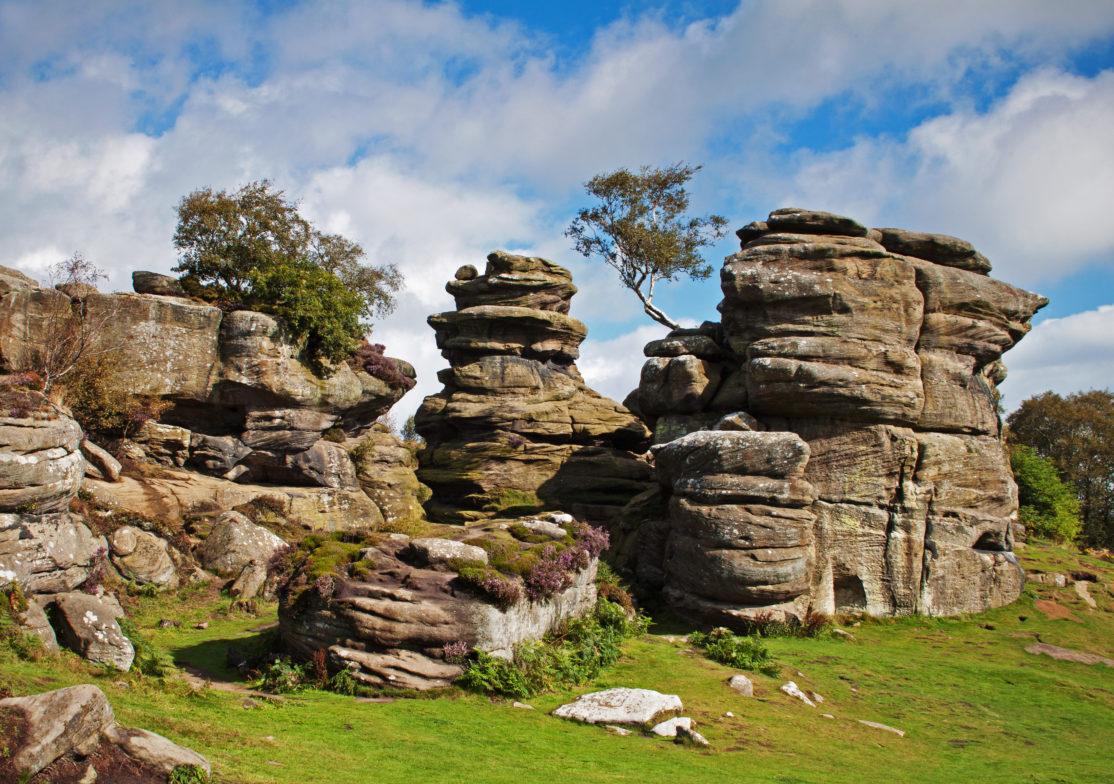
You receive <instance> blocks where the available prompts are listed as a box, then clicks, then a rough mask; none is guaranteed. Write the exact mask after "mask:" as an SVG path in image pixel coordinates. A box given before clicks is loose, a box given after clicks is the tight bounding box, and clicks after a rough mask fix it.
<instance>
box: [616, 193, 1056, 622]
mask: <svg viewBox="0 0 1114 784" xmlns="http://www.w3.org/2000/svg"><path fill="white" fill-rule="evenodd" d="M738 233H739V237H740V239H741V240H742V250H741V251H740V252H739V253H736V254H735V255H733V256H729V257H728V258H727V259H726V261H725V262H724V267H723V270H722V273H721V280H722V288H723V294H724V299H723V301H722V302H721V303H720V305H719V310H720V313H721V314H722V323H721V324H716V323H709V322H706V323H705V324H704V325H702V326H701V327H699V328H697V329H692V330H677V331H675V332H673V333H671V334H670V336H669V337H668V338H666V339H665V340H661V341H655V342H654V343H651V344H650V345H648V346H647V347H646V354H647V356H648V357H650V358H649V360H648V361H647V363H646V366H645V367H644V369H643V373H642V381H641V385H640V387H639V390H638V393H637V396H636V398H637V400H636V402H637V407H638V408H639V410H640V413H641V414H642V415H643V416H644V417H646V418H647V419H648V421H651V422H652V423H653V424H654V425H655V439H654V440H655V442H657V443H664V442H671V443H668V444H666V446H663V447H660V448H659V450H658V452H657V455H658V472H659V480H660V481H661V483H662V493H663V495H664V497H665V498H667V499H668V504H669V512H668V516H667V517H668V520H667V522H666V523H664V525H665V528H666V533H665V535H664V539H665V542H664V543H663V544H661V545H660V546H659V547H657V548H656V552H657V553H660V555H659V556H658V557H659V558H662V559H663V560H662V564H663V565H662V567H661V571H662V577H661V580H662V581H663V583H664V585H665V588H666V591H667V594H668V595H669V596H670V598H671V599H672V601H674V602H675V603H676V604H678V605H680V606H684V607H687V608H689V609H691V610H692V611H693V612H695V613H698V614H701V613H702V614H703V615H705V616H707V617H709V619H713V618H714V619H718V621H719V622H725V623H726V622H729V621H730V618H731V617H732V616H735V617H738V616H740V615H748V614H753V613H754V612H756V611H769V610H783V611H785V612H789V613H792V614H796V615H800V614H801V612H802V611H804V610H805V609H807V608H808V607H809V606H811V607H812V609H813V610H817V611H821V612H828V613H831V612H867V613H871V614H891V613H911V612H923V613H930V614H948V613H957V612H968V611H977V610H981V609H985V608H988V607H994V606H999V605H1001V604H1005V603H1008V602H1010V601H1013V599H1015V598H1016V597H1017V595H1018V594H1019V593H1020V590H1021V586H1022V575H1021V571H1020V569H1019V568H1018V566H1017V562H1016V559H1015V558H1014V557H1013V555H1012V553H1011V552H1010V549H1011V547H1012V540H1011V538H1010V533H1009V531H1010V528H1009V526H1010V522H1011V521H1013V520H1014V519H1016V511H1017V497H1016V488H1015V486H1014V484H1013V479H1012V474H1011V472H1010V469H1009V464H1008V460H1007V459H1006V457H1005V454H1004V452H1003V449H1002V444H1001V441H1000V426H999V420H998V416H997V411H996V406H997V401H998V396H997V392H996V389H995V387H996V385H997V384H998V383H1000V382H1001V381H1002V380H1003V379H1004V378H1005V370H1004V368H1003V366H1002V364H1001V362H999V359H1000V357H1001V355H1002V352H1004V351H1005V350H1007V349H1008V348H1009V347H1011V346H1012V345H1013V344H1014V343H1016V342H1017V341H1018V340H1019V339H1020V338H1021V337H1022V336H1023V335H1024V334H1025V333H1026V332H1028V330H1029V320H1030V319H1031V317H1032V316H1033V314H1034V313H1035V312H1036V311H1037V310H1038V309H1040V308H1041V307H1043V306H1044V305H1045V304H1046V303H1047V300H1046V299H1045V298H1043V297H1040V296H1039V295H1036V294H1031V293H1029V292H1027V291H1022V290H1020V289H1016V288H1014V287H1012V286H1009V285H1007V284H1005V283H1002V282H1000V281H996V280H993V279H991V278H989V277H987V274H986V273H987V272H988V271H989V269H990V264H989V262H987V260H986V259H985V257H983V256H982V255H981V254H979V253H978V252H977V251H975V249H974V248H973V247H971V246H970V245H969V244H968V243H965V242H963V241H962V240H957V239H955V238H954V237H947V236H945V235H933V234H922V233H917V232H907V231H902V230H899V229H867V228H866V227H865V226H862V225H861V224H858V223H856V222H855V221H853V220H851V219H849V218H844V217H842V216H837V215H831V214H828V213H819V212H810V211H806V210H799V209H794V208H787V209H783V210H776V211H774V212H773V213H771V214H770V216H769V218H768V219H767V220H766V221H763V222H756V223H752V224H750V225H748V226H746V227H744V228H743V229H741V230H740V231H739V232H738ZM728 412H738V414H736V415H733V416H731V417H728V418H726V419H723V420H722V424H720V423H718V418H719V417H721V416H722V415H724V414H727V413H728ZM713 427H723V428H725V429H731V430H737V429H740V428H742V429H743V433H742V435H745V436H746V437H747V438H748V439H751V440H754V441H755V442H756V443H760V442H761V443H766V446H765V447H764V448H765V449H766V450H768V454H769V456H770V459H773V457H774V456H775V455H776V454H777V450H776V449H775V448H774V444H775V443H778V444H780V443H781V441H780V440H778V439H782V438H786V437H792V438H793V439H796V442H798V443H800V444H804V445H807V451H806V452H805V460H804V462H802V463H801V464H800V465H799V466H798V465H796V464H794V469H793V472H785V471H782V469H781V468H778V469H777V470H779V471H782V473H771V472H770V470H769V469H767V468H762V467H756V466H754V465H747V464H745V463H739V464H738V465H737V466H735V467H734V468H733V469H732V470H731V471H724V470H722V466H721V465H720V463H722V462H723V461H725V460H727V459H728V458H729V457H730V455H731V454H732V453H733V451H732V448H731V447H728V446H727V444H726V442H724V443H722V444H721V443H719V442H721V441H722V439H723V438H725V437H726V436H728V435H731V434H728V433H718V434H707V433H695V434H694V435H693V436H687V437H685V438H680V439H679V440H676V441H674V440H673V439H677V438H678V437H679V436H683V435H684V434H685V433H689V432H693V431H699V430H706V429H708V428H713ZM746 429H749V430H751V431H765V432H746ZM694 438H696V439H697V440H698V441H699V440H700V439H706V440H707V443H709V444H711V443H716V444H717V448H716V449H715V450H713V452H714V453H715V455H716V456H715V457H714V459H713V458H707V460H708V461H709V462H708V464H707V465H703V466H694V467H691V468H686V469H685V470H684V471H682V472H681V474H680V475H681V476H682V477H688V482H685V481H680V480H678V478H677V470H676V469H675V468H673V467H672V466H673V465H674V463H675V462H676V461H677V459H678V457H677V455H682V456H683V455H688V454H689V452H691V451H693V450H694V448H695V447H694V446H693V443H692V441H691V439H694ZM700 443H701V444H703V443H705V442H704V441H700ZM720 451H722V452H724V454H723V455H720V454H719V452H720ZM694 454H702V452H701V451H700V450H696V451H695V452H694ZM701 459H704V458H701ZM717 461H718V462H717ZM686 465H688V464H686ZM685 471H688V473H687V474H686V473H685ZM694 494H696V495H697V496H699V498H698V499H694ZM754 504H760V505H762V506H763V511H762V512H761V514H757V515H756V514H755V511H754V509H753V505H754ZM659 517H660V515H659ZM655 526H656V527H655ZM660 527H661V524H658V523H651V524H650V525H648V526H647V535H648V536H647V538H648V539H650V540H652V539H654V537H658V538H662V537H661V534H660V533H655V531H656V530H657V528H660ZM759 529H761V530H762V531H764V532H765V535H766V536H768V537H771V538H770V540H769V542H767V543H765V544H761V543H759V544H755V545H754V547H756V548H762V549H758V550H756V552H758V553H762V554H763V555H762V557H769V558H771V559H773V560H771V561H769V562H763V564H762V567H761V568H762V569H770V570H771V572H776V574H777V577H776V579H773V578H770V579H767V580H766V581H765V582H761V579H760V578H759V577H758V576H757V572H756V571H754V570H753V569H752V570H749V571H748V570H743V569H738V568H735V567H734V566H732V568H734V569H735V571H731V570H729V569H728V568H727V567H716V568H710V567H709V563H710V562H711V561H713V560H715V559H717V558H721V557H722V556H721V555H720V552H721V550H720V549H719V548H721V547H722V546H723V545H717V544H716V540H715V536H714V533H713V532H715V531H723V532H729V535H727V536H725V537H724V540H730V541H731V544H730V551H731V553H732V555H731V558H733V559H735V560H734V561H732V564H734V563H736V562H737V561H738V559H739V558H740V557H741V556H740V555H738V553H740V552H741V548H744V549H745V547H746V546H749V545H750V543H751V542H764V541H766V540H764V539H762V537H761V536H758V535H757V534H755V533H753V532H754V531H757V530H759ZM694 532H697V533H698V536H699V537H703V539H700V540H697V537H694ZM732 537H735V538H732ZM775 540H776V541H775ZM787 547H789V548H793V547H796V548H800V549H799V550H797V551H794V552H795V553H796V555H795V558H793V559H785V558H782V548H787ZM641 551H642V552H643V557H644V558H646V557H649V558H651V559H652V558H653V557H654V555H655V548H653V547H649V548H646V547H642V548H641ZM806 553H807V554H806ZM756 557H757V556H756ZM775 563H776V564H777V566H776V568H775V566H774V564H775ZM790 564H791V565H792V568H789V566H790ZM783 566H784V567H785V568H784V569H782V567H783ZM655 568H656V567H655V565H653V564H642V563H639V564H638V569H639V571H647V572H649V573H653V572H654V570H655ZM717 575H722V576H720V577H719V579H717Z"/></svg>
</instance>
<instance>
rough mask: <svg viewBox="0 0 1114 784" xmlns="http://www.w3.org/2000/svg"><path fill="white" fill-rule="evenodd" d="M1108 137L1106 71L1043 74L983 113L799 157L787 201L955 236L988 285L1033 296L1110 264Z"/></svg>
mask: <svg viewBox="0 0 1114 784" xmlns="http://www.w3.org/2000/svg"><path fill="white" fill-rule="evenodd" d="M1111 127H1114V71H1104V72H1102V73H1100V74H1098V75H1097V76H1095V77H1094V78H1090V79H1089V78H1085V77H1080V76H1073V75H1070V74H1066V73H1063V72H1061V71H1050V70H1042V71H1039V72H1035V73H1031V74H1028V75H1026V76H1024V77H1023V78H1021V79H1020V80H1018V82H1017V84H1016V85H1014V87H1013V89H1012V90H1010V92H1009V93H1008V94H1007V95H1006V96H1005V97H1004V98H1002V100H1000V101H998V102H997V103H995V104H994V105H993V106H991V107H990V108H989V109H988V110H987V111H985V112H979V111H976V110H973V109H969V110H960V111H956V112H953V113H951V114H947V115H944V116H940V117H935V118H933V119H931V120H928V121H926V122H924V123H922V124H920V125H919V126H917V127H916V128H914V129H912V130H911V131H910V132H909V133H908V135H907V136H906V137H904V138H901V139H893V138H883V139H864V140H862V141H860V142H858V143H857V144H855V145H854V146H852V147H850V148H848V149H845V150H840V151H837V152H834V153H830V154H806V155H802V156H800V161H799V166H798V168H797V169H796V170H795V172H794V174H793V178H792V179H793V181H792V183H791V184H789V185H787V186H785V187H786V191H787V192H786V195H785V197H784V198H785V200H786V201H789V202H794V203H802V204H810V205H823V206H824V208H825V209H832V210H836V211H846V212H847V214H851V215H854V216H856V217H858V218H860V219H861V220H866V221H869V222H871V223H872V224H874V225H880V224H882V223H885V224H886V225H897V226H906V227H910V228H917V229H922V230H926V231H944V232H945V233H949V234H955V235H958V236H961V237H964V238H965V239H969V240H971V241H973V242H974V243H975V245H976V246H977V247H979V248H980V250H982V251H983V252H984V253H985V254H986V255H987V256H988V257H989V258H990V259H991V261H992V262H993V263H994V265H995V275H996V276H997V277H1002V278H1005V279H1007V280H1010V281H1011V282H1016V283H1019V284H1021V285H1035V284H1037V283H1039V282H1041V281H1050V280H1055V279H1057V278H1059V277H1060V276H1062V275H1065V274H1068V273H1070V272H1072V271H1074V270H1076V269H1079V268H1081V267H1083V266H1085V265H1087V264H1088V263H1091V262H1094V261H1096V260H1106V261H1107V262H1108V263H1110V262H1114V223H1112V222H1111V221H1110V220H1109V219H1108V215H1107V213H1108V212H1109V205H1110V204H1111V203H1114V147H1112V146H1111V144H1110V128H1111Z"/></svg>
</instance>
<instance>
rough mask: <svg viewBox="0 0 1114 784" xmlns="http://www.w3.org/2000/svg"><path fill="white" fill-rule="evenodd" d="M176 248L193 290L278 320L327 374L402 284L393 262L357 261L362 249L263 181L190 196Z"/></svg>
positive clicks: (188, 287)
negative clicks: (329, 230) (313, 219)
mask: <svg viewBox="0 0 1114 784" xmlns="http://www.w3.org/2000/svg"><path fill="white" fill-rule="evenodd" d="M174 245H175V247H176V248H177V249H178V251H179V254H180V257H179V263H178V266H177V267H175V271H177V272H183V273H185V274H184V275H183V277H182V285H183V286H184V287H185V288H186V290H187V291H188V292H190V293H191V294H194V295H196V296H200V297H202V298H204V299H207V300H209V301H212V302H227V303H229V304H236V305H242V306H244V307H248V308H253V309H256V310H260V311H263V312H266V313H271V314H273V315H275V316H277V317H279V318H280V319H282V321H284V322H285V323H286V325H287V326H288V327H289V329H290V330H291V332H292V333H293V334H294V337H295V338H296V339H298V340H301V341H303V343H304V349H305V354H306V358H307V361H308V362H309V363H310V364H311V365H312V366H313V367H314V369H315V370H317V371H318V372H322V373H324V372H327V371H328V367H327V365H326V364H325V363H326V362H333V363H335V362H341V361H343V360H345V359H347V358H348V357H349V356H350V355H351V354H352V353H353V351H355V350H356V349H357V348H358V347H359V342H360V340H361V339H362V338H363V336H364V334H365V333H366V332H367V330H368V329H369V327H370V325H369V323H368V320H369V319H370V318H371V317H372V316H373V315H386V314H387V313H389V312H390V311H391V310H392V309H393V307H394V294H393V293H394V292H396V291H398V290H399V288H400V287H401V286H402V276H401V275H400V274H399V272H398V270H397V268H395V267H394V266H393V265H385V266H380V267H372V266H367V265H364V264H361V260H362V259H363V258H364V257H365V254H364V251H363V248H361V247H360V246H359V245H357V244H356V243H354V242H351V241H349V240H346V239H345V238H343V237H341V236H339V235H330V234H322V233H321V232H320V231H318V230H317V229H316V228H315V227H314V226H313V225H312V224H311V223H310V222H309V221H307V220H306V219H305V218H303V217H301V216H300V215H299V214H298V209H297V205H296V204H293V203H291V202H288V201H287V200H286V199H285V197H284V194H283V192H282V191H276V190H274V189H273V187H272V184H271V183H270V182H269V181H267V180H260V181H258V182H253V183H249V184H248V185H245V186H243V187H242V188H240V189H239V190H238V191H236V192H235V193H228V192H226V191H219V192H213V191H212V190H210V189H208V188H206V189H202V190H197V191H194V192H193V193H191V194H189V195H188V196H186V197H184V198H183V199H182V201H181V202H180V203H179V204H178V227H177V229H176V231H175V233H174Z"/></svg>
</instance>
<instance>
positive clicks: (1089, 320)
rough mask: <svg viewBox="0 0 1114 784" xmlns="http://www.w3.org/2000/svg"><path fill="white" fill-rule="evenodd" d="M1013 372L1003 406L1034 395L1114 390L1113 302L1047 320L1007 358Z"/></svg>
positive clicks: (1013, 405)
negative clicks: (1049, 391)
mask: <svg viewBox="0 0 1114 784" xmlns="http://www.w3.org/2000/svg"><path fill="white" fill-rule="evenodd" d="M1003 362H1005V363H1006V367H1007V368H1008V369H1009V376H1008V377H1007V378H1006V380H1005V381H1004V382H1003V383H1002V386H1001V390H1002V394H1003V395H1004V400H1003V405H1004V406H1005V408H1006V409H1007V410H1013V409H1015V408H1017V407H1018V406H1020V405H1021V404H1022V402H1024V401H1025V400H1027V399H1029V398H1030V397H1032V396H1033V395H1036V394H1039V393H1041V392H1045V391H1047V390H1051V391H1053V392H1056V393H1057V394H1060V395H1069V394H1071V393H1073V392H1086V391H1089V390H1091V389H1114V375H1112V374H1111V369H1112V368H1114V305H1103V306H1101V307H1099V308H1098V309H1096V310H1088V311H1084V312H1083V313H1076V314H1073V315H1071V316H1066V317H1064V318H1056V319H1045V320H1044V321H1042V322H1041V323H1039V324H1037V325H1036V326H1035V327H1033V331H1032V332H1030V333H1029V334H1028V335H1027V336H1026V337H1025V338H1024V339H1023V340H1022V341H1021V342H1020V343H1018V344H1017V346H1016V347H1014V348H1012V349H1010V350H1009V351H1008V352H1007V353H1006V355H1005V356H1004V357H1003Z"/></svg>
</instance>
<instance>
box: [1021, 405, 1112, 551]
mask: <svg viewBox="0 0 1114 784" xmlns="http://www.w3.org/2000/svg"><path fill="white" fill-rule="evenodd" d="M1006 421H1007V423H1008V424H1009V439H1010V441H1011V443H1012V444H1023V445H1025V446H1028V447H1030V448H1031V449H1032V450H1033V451H1034V452H1035V453H1036V454H1038V455H1040V456H1041V457H1044V458H1047V459H1049V460H1051V461H1052V464H1053V465H1054V466H1055V467H1056V470H1057V471H1058V472H1059V474H1060V476H1061V477H1062V478H1063V479H1065V480H1066V481H1068V482H1070V483H1071V484H1072V485H1073V486H1074V487H1075V489H1076V491H1077V492H1078V497H1079V515H1080V518H1081V520H1082V523H1083V530H1082V539H1083V542H1084V543H1085V544H1088V545H1092V546H1102V547H1110V546H1114V394H1112V393H1111V392H1110V391H1109V390H1092V391H1090V392H1079V393H1076V394H1074V395H1068V396H1067V397H1066V398H1065V397H1060V396H1059V395H1057V394H1055V393H1054V392H1044V393H1042V394H1040V395H1037V396H1035V397H1031V398H1029V399H1028V400H1026V401H1025V402H1023V403H1022V404H1021V406H1020V407H1019V408H1018V409H1017V410H1016V411H1014V412H1013V413H1012V414H1010V415H1009V417H1008V418H1007V420H1006Z"/></svg>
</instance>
